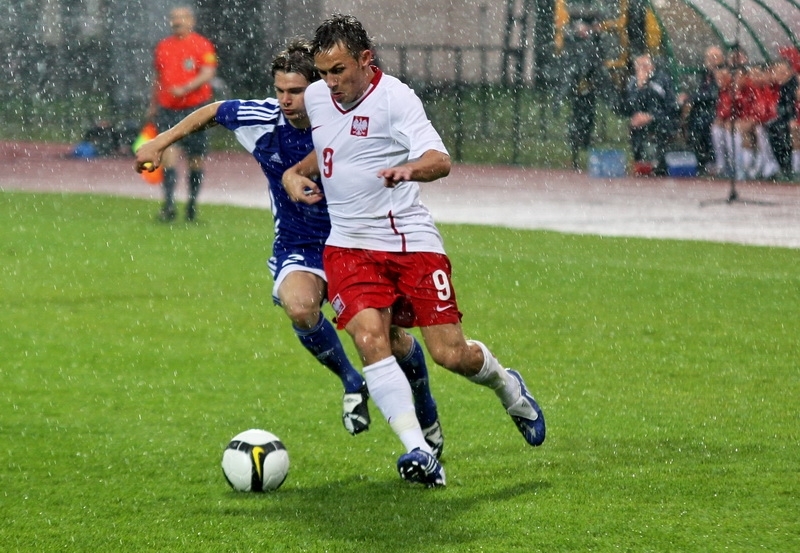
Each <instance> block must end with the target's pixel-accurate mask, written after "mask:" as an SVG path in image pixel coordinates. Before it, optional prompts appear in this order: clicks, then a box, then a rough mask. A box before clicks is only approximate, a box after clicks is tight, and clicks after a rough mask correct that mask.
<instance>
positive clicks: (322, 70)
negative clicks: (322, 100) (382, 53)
mask: <svg viewBox="0 0 800 553" xmlns="http://www.w3.org/2000/svg"><path fill="white" fill-rule="evenodd" d="M371 61H372V53H371V52H370V51H369V50H364V51H363V52H361V54H360V55H359V57H358V59H355V58H353V56H351V55H350V52H348V50H347V48H345V47H344V46H342V45H341V44H336V45H335V46H334V47H333V48H331V49H330V50H327V51H325V52H320V53H318V54H317V55H316V56H314V63H315V64H316V66H317V70H319V74H320V75H321V76H322V78H323V80H324V81H325V84H327V85H328V88H329V89H330V91H331V96H332V97H333V99H334V100H335V101H336V102H338V103H340V104H349V103H351V102H355V101H356V100H358V99H359V98H360V97H361V95H362V94H364V92H366V90H367V87H368V86H369V82H370V80H371V79H372V70H371V69H370V66H369V64H370V62H371Z"/></svg>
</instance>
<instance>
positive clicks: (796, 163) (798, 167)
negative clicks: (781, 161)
mask: <svg viewBox="0 0 800 553" xmlns="http://www.w3.org/2000/svg"><path fill="white" fill-rule="evenodd" d="M792 173H794V174H795V175H800V150H794V151H793V152H792Z"/></svg>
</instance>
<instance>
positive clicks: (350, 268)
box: [283, 14, 545, 487]
mask: <svg viewBox="0 0 800 553" xmlns="http://www.w3.org/2000/svg"><path fill="white" fill-rule="evenodd" d="M312 48H313V52H314V61H315V63H316V65H317V69H318V70H319V72H320V75H321V76H322V81H321V82H317V83H314V84H312V85H311V86H309V88H308V89H307V90H306V108H307V111H308V115H309V119H310V121H311V129H312V136H313V140H314V152H313V153H312V154H310V155H309V157H307V158H306V159H304V160H303V161H302V162H300V163H299V164H298V165H296V166H294V167H293V168H291V169H289V170H288V171H287V172H286V173H285V174H284V176H283V185H284V187H285V188H286V190H287V192H288V194H289V197H290V198H292V199H293V200H295V201H298V202H302V203H307V204H314V203H316V202H319V201H321V200H322V198H323V197H324V198H325V199H326V200H327V202H328V209H329V211H330V214H331V234H330V236H329V237H328V240H327V242H326V246H325V251H324V263H325V272H326V274H327V275H328V297H329V300H330V302H331V305H332V307H333V309H334V311H335V312H336V315H337V324H338V325H339V328H344V329H345V330H347V332H348V333H349V334H350V335H351V337H352V338H353V341H354V343H355V345H356V348H357V349H358V351H359V354H360V356H361V358H362V360H363V362H364V365H365V366H364V377H365V378H366V381H367V386H368V387H369V392H370V395H371V397H372V399H373V401H374V402H375V404H376V405H377V406H378V408H379V409H380V410H381V412H382V414H383V415H384V417H385V418H386V419H387V421H388V422H389V425H390V426H391V427H392V429H393V430H394V432H395V433H396V434H397V435H398V437H399V438H400V440H401V441H402V443H403V445H404V446H405V448H406V451H407V453H405V454H403V455H401V456H400V458H399V459H398V461H397V469H398V472H399V473H400V475H401V477H403V478H404V479H406V480H408V481H411V482H419V483H422V484H425V485H427V486H428V487H435V486H443V485H445V474H444V469H443V468H442V466H441V464H440V463H439V462H438V461H437V460H436V458H435V457H434V456H433V455H432V454H431V452H430V450H429V448H428V447H427V444H426V442H425V439H424V436H423V434H422V432H421V429H420V426H419V424H418V423H417V422H416V420H415V417H414V407H413V402H412V395H411V391H410V389H409V386H408V384H407V383H406V381H405V379H404V378H403V373H402V371H401V370H400V368H399V367H398V366H397V363H396V362H395V360H394V357H392V354H391V350H390V348H389V329H390V327H391V325H392V324H396V325H400V326H419V327H420V328H421V332H422V336H423V338H424V340H425V345H426V347H427V349H428V351H429V352H430V354H431V356H432V357H433V359H434V361H436V363H438V364H439V365H442V366H443V367H445V368H446V369H448V370H450V371H453V372H455V373H457V374H460V375H462V376H465V377H467V378H468V379H470V380H471V381H473V382H475V383H477V384H481V385H483V386H487V387H489V388H492V389H493V390H494V391H495V393H496V394H497V396H498V397H499V398H500V400H501V402H502V404H503V406H504V407H505V409H506V411H507V412H508V414H509V415H510V416H511V418H512V419H513V420H514V422H515V424H516V425H517V428H518V429H519V430H520V432H521V433H522V435H523V436H524V437H525V439H526V441H527V442H528V443H529V444H530V445H534V446H537V445H540V444H541V443H542V442H543V441H544V439H545V423H544V416H543V415H542V411H541V409H540V408H539V406H538V404H537V403H536V401H535V400H534V398H533V396H532V395H531V394H530V393H529V392H528V390H527V388H526V387H525V384H524V382H523V379H522V377H521V375H520V374H519V373H518V372H516V371H513V370H511V369H504V368H503V367H502V366H501V365H500V364H499V363H498V361H497V360H496V359H495V358H494V357H493V356H492V354H491V352H490V351H489V349H488V348H487V347H486V346H485V345H484V344H482V343H480V342H477V341H472V340H470V341H468V340H466V339H465V337H464V332H463V330H462V328H461V313H460V312H459V311H458V305H457V303H456V296H455V291H454V289H453V287H452V284H451V281H450V272H451V271H450V262H449V260H448V258H447V256H446V255H445V253H444V248H443V246H442V239H441V236H440V234H439V232H438V230H437V229H436V226H435V225H434V222H433V217H432V216H431V214H430V212H429V211H428V210H427V208H426V207H425V206H424V205H423V204H421V203H420V201H419V184H418V183H419V182H430V181H433V180H436V179H439V178H441V177H444V176H447V174H448V173H449V172H450V156H449V155H448V153H447V150H446V149H445V147H444V145H443V144H442V141H441V139H440V138H439V135H438V133H436V131H435V130H434V129H433V126H432V125H431V123H430V121H428V119H427V116H426V115H425V112H424V109H423V107H422V104H421V102H420V101H419V99H418V98H417V97H416V95H415V94H414V93H413V91H411V90H410V89H409V88H408V87H406V86H405V85H403V84H402V83H400V82H399V81H398V80H397V79H394V78H392V77H390V76H388V75H385V74H384V73H382V72H381V70H380V69H379V68H377V67H375V66H374V65H372V63H371V62H372V57H373V56H372V42H371V40H370V39H369V37H368V36H367V33H366V31H364V28H363V27H362V25H361V23H360V22H359V21H358V20H357V19H356V18H354V17H352V16H344V15H339V14H337V15H334V16H333V17H331V18H330V19H328V20H326V21H325V22H324V23H323V24H322V25H321V26H320V27H319V28H317V31H316V34H315V37H314V40H313V41H312ZM320 175H321V177H322V186H320V185H319V184H317V183H316V182H315V181H314V180H312V179H313V178H316V177H317V176H320ZM323 189H324V190H323Z"/></svg>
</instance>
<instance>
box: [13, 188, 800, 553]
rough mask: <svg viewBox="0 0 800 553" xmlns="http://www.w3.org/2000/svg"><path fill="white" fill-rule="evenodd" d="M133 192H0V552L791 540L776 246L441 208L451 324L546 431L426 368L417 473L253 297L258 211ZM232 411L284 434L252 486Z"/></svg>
mask: <svg viewBox="0 0 800 553" xmlns="http://www.w3.org/2000/svg"><path fill="white" fill-rule="evenodd" d="M156 211H157V205H156V204H155V203H152V202H146V201H140V200H131V199H123V198H110V197H93V196H82V195H64V196H62V195H56V194H54V195H35V194H27V193H2V194H0V219H2V220H3V226H2V228H0V232H1V233H2V250H0V259H1V260H2V262H1V263H0V309H2V313H3V317H2V318H3V325H2V326H3V331H2V333H0V351H2V364H0V435H1V436H2V444H3V446H2V448H0V468H1V469H2V470H0V517H1V518H2V520H3V524H2V525H0V543H3V550H4V551H56V550H65V549H66V550H80V551H89V550H98V551H105V550H115V551H143V550H158V551H188V550H191V551H309V552H317V551H337V552H350V551H353V552H363V551H387V552H389V551H391V552H406V551H408V552H418V551H442V552H463V551H502V552H506V551H521V550H525V551H546V552H553V551H619V550H623V551H626V550H627V551H749V550H752V549H755V548H760V549H763V550H768V551H794V550H798V549H800V521H799V520H798V517H797V506H798V500H799V499H800V478H798V468H800V455H798V453H800V450H799V449H800V448H798V439H799V436H798V433H799V429H800V425H799V424H798V422H799V421H798V414H797V406H796V403H797V397H800V374H799V373H798V359H800V349H799V347H798V336H800V318H798V316H797V314H798V313H800V292H799V291H800V251H798V250H790V249H780V248H760V247H744V246H736V245H722V244H707V243H699V242H678V241H656V240H640V239H623V238H613V239H612V238H599V237H591V236H574V235H563V234H558V233H552V232H533V231H518V230H505V229H497V228H487V227H479V226H469V225H458V226H454V225H442V231H443V234H444V236H445V240H446V243H447V246H448V250H449V253H450V255H451V258H452V260H453V264H454V268H455V269H454V281H455V284H456V288H457V290H458V292H459V300H460V305H461V307H462V310H463V311H464V312H465V313H466V316H465V319H464V325H465V328H466V330H467V333H468V334H469V335H471V336H475V337H479V338H481V339H482V340H484V341H486V342H487V343H488V344H490V345H491V347H492V348H493V350H494V351H495V353H496V354H497V356H498V357H499V358H500V359H501V360H502V361H503V362H504V363H505V364H507V365H508V366H512V367H514V368H518V369H519V370H521V371H522V373H523V374H524V375H525V377H526V379H527V381H528V383H529V384H530V387H531V389H532V391H533V392H534V393H535V394H536V396H537V398H538V399H539V400H540V401H541V404H542V405H543V407H544V410H545V414H546V416H547V418H548V419H547V420H548V439H547V442H546V443H545V444H544V446H543V447H541V448H537V449H533V448H530V447H528V446H527V445H526V444H525V443H524V441H523V439H522V438H521V437H520V435H519V434H518V432H517V430H516V429H515V428H514V426H513V424H512V422H511V421H510V419H509V418H508V417H507V416H506V415H505V413H504V412H503V410H502V408H501V407H500V405H499V402H498V401H497V400H496V399H495V398H494V396H493V394H492V393H491V392H490V391H488V390H486V389H483V388H480V387H478V386H474V385H471V384H469V383H467V382H466V381H464V380H463V379H461V378H460V377H457V376H455V375H452V374H450V373H448V372H446V371H444V370H443V369H441V368H433V367H432V387H433V390H434V393H435V395H436V397H437V399H438V402H439V407H440V415H441V418H442V421H443V425H444V430H445V435H446V438H447V445H446V449H445V458H444V459H445V467H446V469H447V474H448V487H447V488H446V489H444V490H432V491H431V490H425V489H423V488H420V487H413V486H410V485H407V484H406V483H404V482H402V481H401V480H400V479H399V477H398V476H397V474H396V471H395V468H394V466H395V461H396V458H397V456H398V455H399V454H400V453H401V451H400V445H399V442H398V440H397V439H396V438H395V437H394V436H393V435H392V433H391V432H390V430H389V429H388V425H386V423H385V422H384V421H383V420H382V418H381V417H380V414H379V412H378V410H377V409H376V408H375V407H374V405H372V415H373V420H374V422H373V426H372V429H371V430H370V431H369V432H368V433H366V434H364V435H361V436H357V437H355V438H353V437H350V436H349V435H347V434H346V432H345V430H344V429H343V428H342V425H341V422H340V398H341V388H340V386H339V384H338V382H337V381H336V380H335V379H334V378H333V377H332V376H331V375H330V374H329V373H328V372H327V371H326V370H324V369H323V368H322V367H321V366H320V365H318V364H317V363H316V361H314V360H313V359H312V358H311V357H310V356H309V355H308V354H307V353H305V352H304V351H302V349H301V347H300V345H299V344H298V343H297V341H296V339H295V338H294V336H293V333H292V332H291V330H290V328H289V324H288V322H287V321H286V320H285V318H284V315H283V314H282V312H281V311H280V310H279V309H278V308H274V307H272V305H271V301H270V289H271V280H270V277H269V274H268V271H267V269H266V267H265V264H264V261H265V259H266V257H267V256H268V253H269V244H270V241H271V236H272V231H271V220H270V216H269V214H268V212H266V211H259V210H247V209H241V208H233V207H223V206H208V205H207V206H203V207H202V211H201V214H200V222H199V223H197V224H187V223H184V222H182V221H180V222H175V223H174V224H172V225H162V224H157V223H155V222H154V221H153V215H154V214H155V212H156ZM343 339H344V341H345V343H346V346H347V348H348V350H349V351H350V352H351V353H352V351H353V350H352V347H351V344H350V342H349V339H347V338H346V336H344V335H343ZM354 358H355V357H354ZM251 427H261V428H264V429H266V430H269V431H271V432H274V433H275V434H277V435H278V436H279V437H280V438H281V439H282V440H283V441H284V443H285V444H286V446H287V448H288V450H289V454H290V457H291V463H292V465H291V469H290V472H289V478H288V479H287V481H286V483H285V484H284V486H283V487H282V488H281V489H280V490H278V491H277V492H276V493H272V494H267V495H261V496H256V495H250V494H240V493H235V492H233V491H231V490H230V489H229V488H228V487H227V484H226V483H225V481H224V479H223V477H222V474H221V470H220V468H219V461H220V458H221V454H222V450H223V447H224V446H225V445H226V443H227V442H228V440H229V439H230V438H231V437H232V436H233V435H234V434H236V433H237V432H239V431H241V430H244V429H246V428H251Z"/></svg>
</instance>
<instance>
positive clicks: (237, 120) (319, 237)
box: [215, 98, 331, 255]
mask: <svg viewBox="0 0 800 553" xmlns="http://www.w3.org/2000/svg"><path fill="white" fill-rule="evenodd" d="M215 120H216V122H217V123H219V124H220V125H222V126H223V127H225V128H226V129H228V130H231V131H233V132H234V134H235V135H236V139H237V140H238V141H239V143H240V144H241V145H242V146H244V147H245V149H246V150H247V151H248V152H250V153H251V154H253V157H255V158H256V160H257V161H258V163H259V165H261V170H262V171H264V174H265V175H266V177H267V180H268V181H269V197H270V203H271V204H272V215H273V218H274V220H275V243H274V244H273V253H274V254H275V255H278V253H279V252H285V251H289V250H295V249H312V250H313V249H318V250H320V251H321V250H322V247H323V246H324V244H325V240H326V239H327V238H328V234H330V231H331V222H330V217H329V216H328V204H327V203H326V201H325V199H324V198H323V200H322V201H320V202H317V203H316V204H314V205H306V204H304V203H302V202H297V203H295V202H293V201H292V200H291V199H290V198H289V195H288V194H287V193H286V190H284V188H283V185H282V184H281V179H282V178H283V172H284V171H286V169H288V168H289V167H291V166H292V165H294V164H296V163H297V162H299V161H301V160H302V159H303V158H305V157H306V155H308V153H309V152H311V151H312V150H313V149H314V145H313V143H312V142H311V129H296V128H294V127H293V126H291V125H290V124H289V123H288V122H287V121H286V118H285V117H284V116H283V113H281V109H280V106H279V105H278V101H277V100H275V99H274V98H267V99H266V100H228V101H226V102H223V103H222V104H221V105H220V106H219V108H218V110H217V115H216V117H215Z"/></svg>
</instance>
